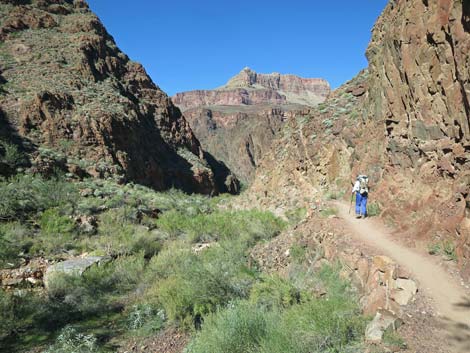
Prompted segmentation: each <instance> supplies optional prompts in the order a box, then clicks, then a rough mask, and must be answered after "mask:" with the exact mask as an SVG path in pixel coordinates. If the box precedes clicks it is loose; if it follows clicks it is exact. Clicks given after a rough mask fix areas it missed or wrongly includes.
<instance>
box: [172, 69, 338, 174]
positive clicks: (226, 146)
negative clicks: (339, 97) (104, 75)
mask: <svg viewBox="0 0 470 353" xmlns="http://www.w3.org/2000/svg"><path fill="white" fill-rule="evenodd" d="M329 93H330V87H329V84H328V83H327V82H326V81H325V80H323V79H315V78H312V79H306V78H300V77H297V76H294V75H281V74H278V73H273V74H268V75H266V74H258V73H256V72H254V71H252V70H250V69H248V68H245V69H243V70H242V71H241V72H240V73H239V74H238V75H236V76H235V77H233V78H231V79H230V80H229V82H228V83H227V84H226V85H225V86H223V87H221V88H218V89H215V90H206V91H201V90H199V91H190V92H183V93H178V94H176V95H175V96H174V97H172V100H173V102H174V103H175V104H176V105H177V106H178V107H179V108H181V109H182V110H183V112H184V116H185V117H186V119H187V120H188V122H189V124H190V126H191V128H192V130H193V131H194V133H195V135H196V136H197V138H198V139H199V140H200V141H201V142H202V144H203V145H204V147H205V148H206V149H207V150H208V152H210V153H211V154H212V155H213V156H214V157H215V158H216V159H218V160H220V161H223V163H225V164H226V165H227V166H228V167H229V168H230V169H231V170H233V171H235V172H236V174H237V176H238V177H240V179H241V180H243V181H244V182H246V183H250V182H251V181H252V180H253V177H254V172H255V170H256V167H257V165H258V163H259V161H260V159H261V158H262V156H263V155H264V154H265V153H266V152H267V151H268V150H269V148H270V146H271V142H272V141H273V139H274V138H275V136H276V134H277V133H278V131H279V129H280V127H281V126H282V125H283V123H284V122H285V121H286V120H288V119H290V118H292V117H293V116H294V115H296V114H300V113H301V112H302V111H304V110H306V109H308V107H310V106H315V105H316V104H318V103H319V102H322V101H324V100H325V98H326V97H327V96H328V94H329Z"/></svg>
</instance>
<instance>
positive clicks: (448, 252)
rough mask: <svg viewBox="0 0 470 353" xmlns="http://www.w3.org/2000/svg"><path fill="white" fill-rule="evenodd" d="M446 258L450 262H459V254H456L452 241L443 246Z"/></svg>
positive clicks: (444, 243)
mask: <svg viewBox="0 0 470 353" xmlns="http://www.w3.org/2000/svg"><path fill="white" fill-rule="evenodd" d="M442 250H443V252H444V256H445V257H446V258H447V259H448V260H450V261H457V254H456V253H455V244H454V242H453V241H451V240H446V241H444V242H443V244H442Z"/></svg>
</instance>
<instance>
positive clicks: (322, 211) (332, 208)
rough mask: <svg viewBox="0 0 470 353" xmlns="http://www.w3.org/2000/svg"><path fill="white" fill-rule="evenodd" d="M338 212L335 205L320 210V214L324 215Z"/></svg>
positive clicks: (327, 215)
mask: <svg viewBox="0 0 470 353" xmlns="http://www.w3.org/2000/svg"><path fill="white" fill-rule="evenodd" d="M337 214H338V210H337V209H336V208H334V207H328V208H325V209H323V210H321V211H320V215H321V216H322V217H329V216H333V215H337Z"/></svg>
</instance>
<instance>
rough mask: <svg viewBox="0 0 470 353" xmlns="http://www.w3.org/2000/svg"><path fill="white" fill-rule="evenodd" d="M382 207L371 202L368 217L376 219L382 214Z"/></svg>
mask: <svg viewBox="0 0 470 353" xmlns="http://www.w3.org/2000/svg"><path fill="white" fill-rule="evenodd" d="M381 212H382V211H381V209H380V205H379V204H378V203H377V202H371V203H369V204H368V205H367V216H368V217H375V216H379V215H380V213H381Z"/></svg>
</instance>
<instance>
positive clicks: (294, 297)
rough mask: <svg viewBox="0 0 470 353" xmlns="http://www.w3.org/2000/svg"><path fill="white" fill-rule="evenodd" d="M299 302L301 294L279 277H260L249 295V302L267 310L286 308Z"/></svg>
mask: <svg viewBox="0 0 470 353" xmlns="http://www.w3.org/2000/svg"><path fill="white" fill-rule="evenodd" d="M300 301H301V293H300V291H299V290H298V289H297V288H295V287H294V286H293V285H292V283H290V282H288V281H286V280H284V279H282V278H280V277H279V276H262V277H261V278H260V281H259V282H257V283H256V284H255V285H254V286H253V288H252V289H251V293H250V302H251V303H253V304H255V305H257V306H261V307H264V308H267V309H273V308H287V307H289V306H292V305H294V304H298V303H300Z"/></svg>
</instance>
